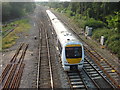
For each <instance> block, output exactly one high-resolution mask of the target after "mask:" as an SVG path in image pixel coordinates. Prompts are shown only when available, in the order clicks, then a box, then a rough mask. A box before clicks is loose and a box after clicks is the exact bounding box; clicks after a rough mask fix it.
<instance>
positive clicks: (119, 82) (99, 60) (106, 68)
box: [62, 20, 120, 88]
mask: <svg viewBox="0 0 120 90" xmlns="http://www.w3.org/2000/svg"><path fill="white" fill-rule="evenodd" d="M62 22H63V23H64V24H65V25H66V26H68V27H69V28H70V30H71V31H72V32H73V33H74V34H75V35H76V36H77V37H78V38H79V39H80V40H81V41H82V42H83V43H84V48H85V51H86V55H87V56H88V57H90V58H92V60H93V61H94V62H95V63H96V64H97V65H98V66H99V68H100V69H101V70H102V71H103V73H104V74H105V75H106V76H107V77H106V78H108V79H109V80H110V81H111V82H112V84H113V85H114V86H115V88H120V79H119V77H120V72H119V71H118V70H117V69H116V68H115V67H114V66H112V65H111V64H110V63H109V62H108V60H106V59H105V58H103V57H102V56H101V55H100V54H99V53H98V52H97V51H96V50H95V49H94V47H92V46H91V45H88V44H87V42H85V41H84V40H83V39H82V38H81V37H80V36H79V35H78V33H77V32H75V31H74V29H73V28H71V27H70V26H69V25H68V24H67V23H66V22H64V20H62Z"/></svg>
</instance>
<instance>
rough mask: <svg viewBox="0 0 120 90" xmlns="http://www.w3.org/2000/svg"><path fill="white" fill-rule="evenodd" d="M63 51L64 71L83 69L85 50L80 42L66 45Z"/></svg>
mask: <svg viewBox="0 0 120 90" xmlns="http://www.w3.org/2000/svg"><path fill="white" fill-rule="evenodd" d="M63 50H64V51H63V52H62V60H63V61H62V62H63V63H62V64H63V68H64V71H70V70H79V71H80V70H81V69H82V67H83V63H84V50H83V47H82V46H81V45H80V44H71V45H66V46H65V48H63Z"/></svg>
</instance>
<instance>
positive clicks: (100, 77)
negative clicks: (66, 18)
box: [92, 77, 102, 79]
mask: <svg viewBox="0 0 120 90" xmlns="http://www.w3.org/2000/svg"><path fill="white" fill-rule="evenodd" d="M101 78H102V77H92V79H101Z"/></svg>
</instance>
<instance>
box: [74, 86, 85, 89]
mask: <svg viewBox="0 0 120 90" xmlns="http://www.w3.org/2000/svg"><path fill="white" fill-rule="evenodd" d="M73 88H74V89H84V88H85V86H84V85H73Z"/></svg>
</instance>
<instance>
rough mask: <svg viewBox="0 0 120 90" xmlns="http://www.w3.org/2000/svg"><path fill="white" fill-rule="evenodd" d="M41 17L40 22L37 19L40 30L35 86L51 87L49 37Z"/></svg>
mask: <svg viewBox="0 0 120 90" xmlns="http://www.w3.org/2000/svg"><path fill="white" fill-rule="evenodd" d="M41 13H43V12H41ZM41 15H44V14H41ZM41 17H42V18H41V21H42V22H40V23H39V21H37V22H38V26H39V32H40V39H39V42H40V43H39V61H38V75H37V88H51V89H53V88H54V86H53V75H52V64H51V54H50V47H49V40H48V39H49V38H48V34H47V30H46V29H45V21H44V16H41Z"/></svg>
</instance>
